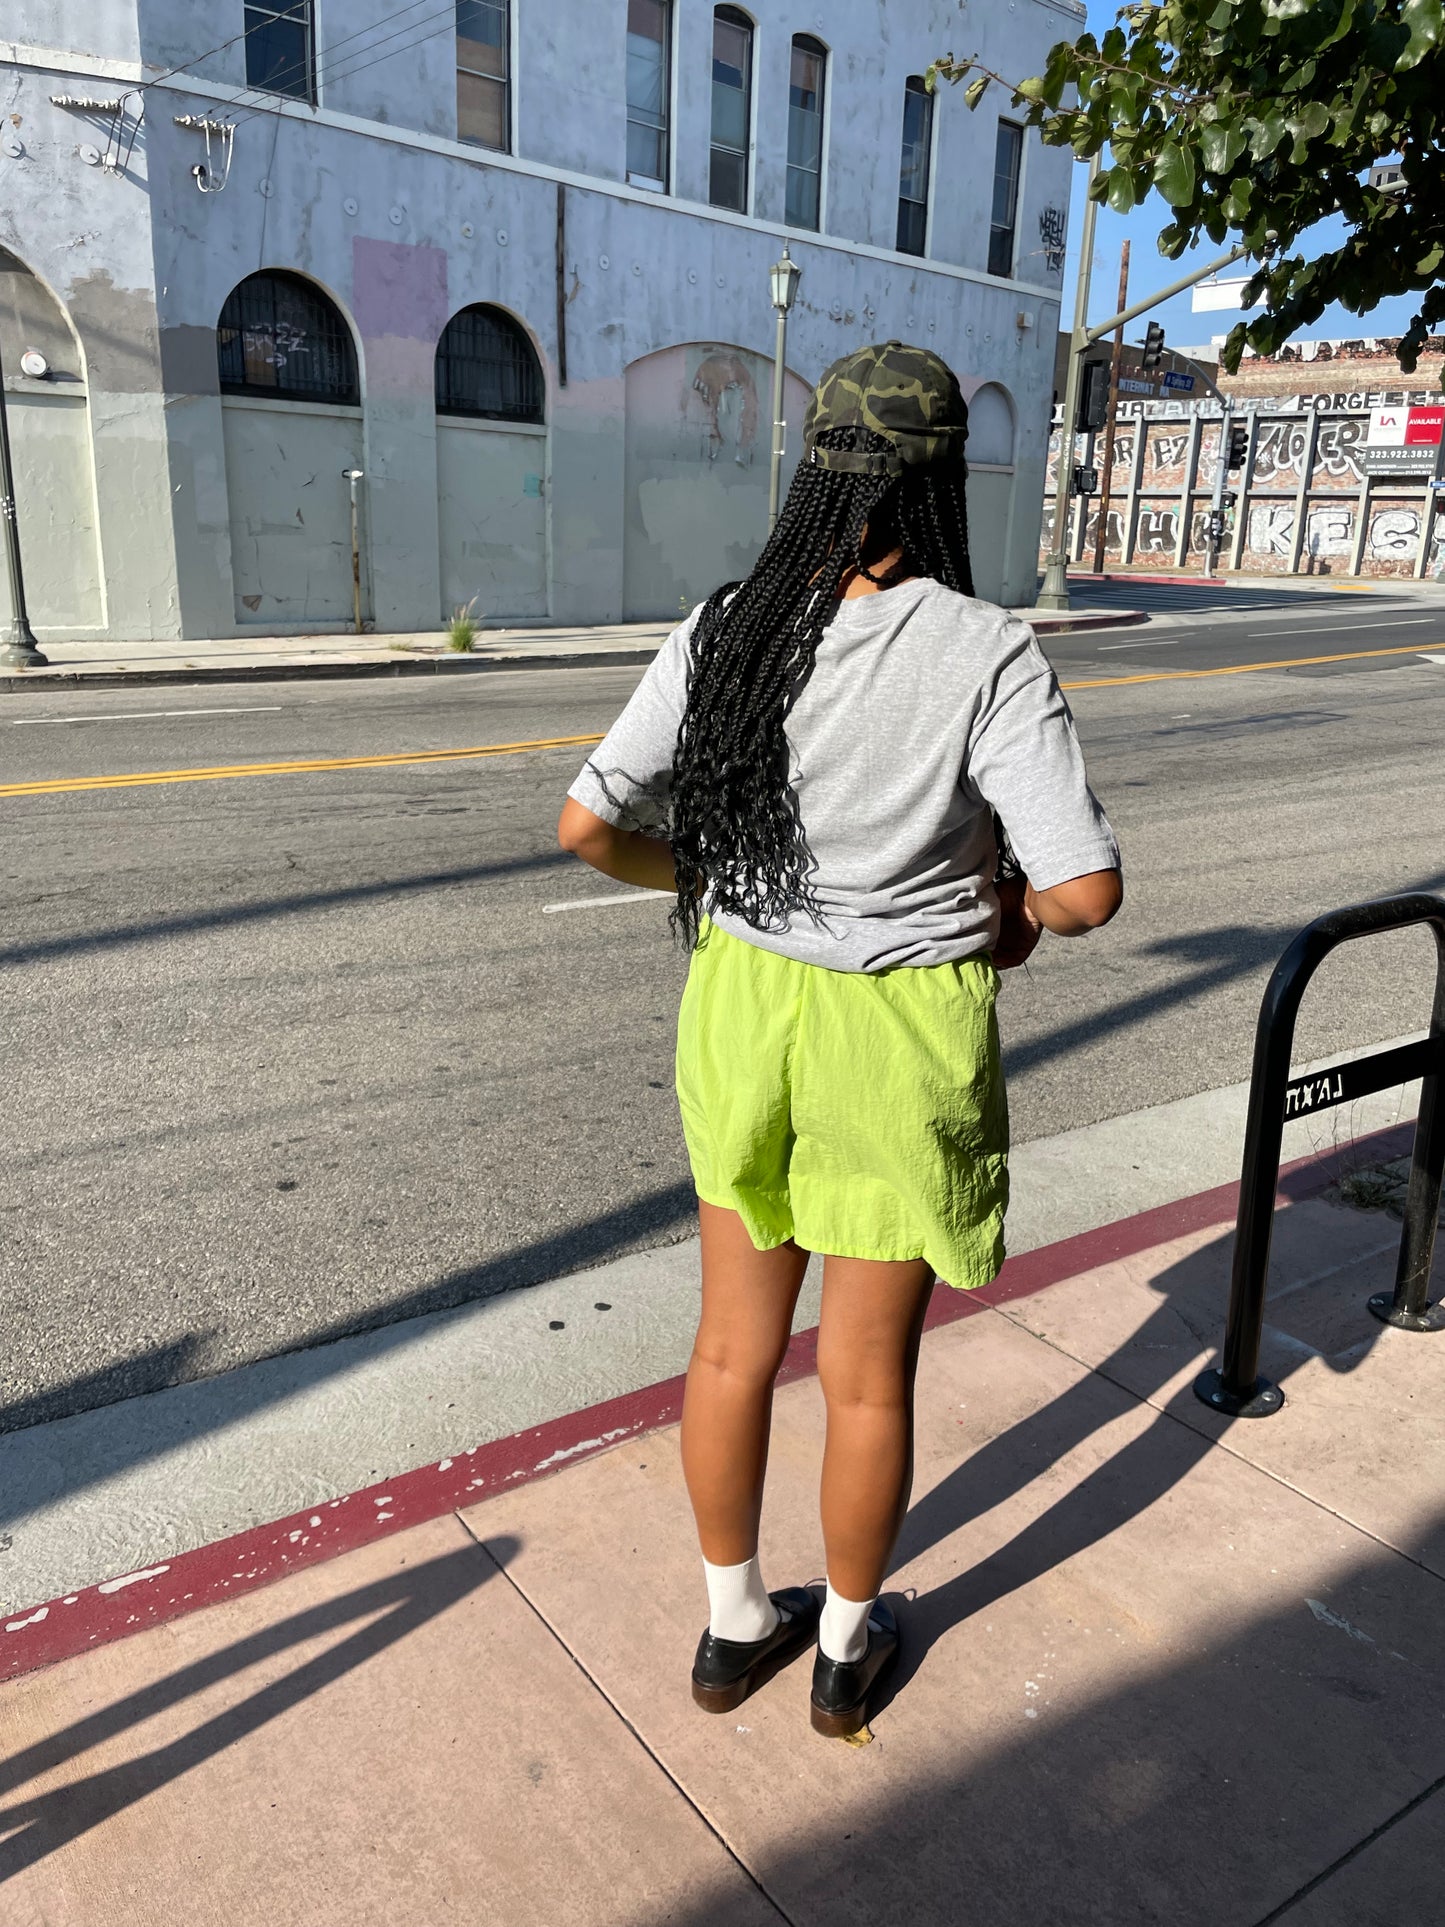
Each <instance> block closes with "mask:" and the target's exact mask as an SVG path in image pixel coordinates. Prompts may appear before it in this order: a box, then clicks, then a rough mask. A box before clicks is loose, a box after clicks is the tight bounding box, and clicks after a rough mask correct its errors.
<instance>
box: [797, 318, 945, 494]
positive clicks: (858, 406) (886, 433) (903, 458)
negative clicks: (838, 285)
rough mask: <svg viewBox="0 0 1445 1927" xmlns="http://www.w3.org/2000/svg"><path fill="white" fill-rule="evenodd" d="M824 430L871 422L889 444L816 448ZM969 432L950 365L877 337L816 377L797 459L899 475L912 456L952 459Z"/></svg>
mask: <svg viewBox="0 0 1445 1927" xmlns="http://www.w3.org/2000/svg"><path fill="white" fill-rule="evenodd" d="M830 428H871V429H872V430H873V432H874V434H875V435H882V436H883V437H884V438H885V440H887V441H888V442H890V443H891V444H892V446H891V447H890V448H888V449H886V450H879V451H877V452H876V453H873V454H868V453H865V452H864V451H863V450H861V449H851V448H819V447H818V437H819V436H820V435H821V434H823V433H824V432H825V431H826V430H827V429H830ZM967 437H968V404H967V403H966V402H965V401H964V399H963V394H962V391H961V390H960V388H959V385H958V380H957V378H956V376H955V375H954V373H953V370H952V369H951V368H950V367H949V366H948V364H947V363H946V362H944V361H941V360H940V359H939V357H938V356H937V355H935V354H934V353H932V351H931V350H929V349H927V348H909V347H906V346H905V345H904V343H903V342H901V341H882V342H875V344H874V345H873V346H872V347H871V348H859V349H856V350H855V351H854V352H853V353H852V354H851V355H844V356H843V358H842V360H841V361H835V362H834V363H833V366H832V367H831V368H830V369H829V370H828V372H827V374H826V375H824V377H823V379H822V380H821V381H820V382H819V383H818V386H817V388H816V389H815V390H814V391H813V399H812V401H811V402H810V403H809V404H808V413H807V417H806V419H805V421H804V423H803V459H804V461H808V462H813V463H815V464H816V465H817V466H818V467H819V468H826V469H832V470H834V471H836V472H839V473H842V474H845V475H897V474H899V473H900V472H901V471H902V470H903V469H904V468H905V467H907V466H908V465H909V464H911V463H914V462H940V461H958V460H959V459H961V457H962V455H963V445H964V442H965V440H966V439H967Z"/></svg>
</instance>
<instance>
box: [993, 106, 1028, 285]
mask: <svg viewBox="0 0 1445 1927" xmlns="http://www.w3.org/2000/svg"><path fill="white" fill-rule="evenodd" d="M1023 160H1024V130H1023V129H1022V127H1020V126H1018V124H1017V123H1016V122H1014V121H1011V120H1001V121H1000V122H999V124H998V146H997V147H996V148H995V150H994V161H993V219H992V223H991V225H990V227H989V235H988V271H989V273H990V274H1002V275H1011V274H1012V273H1013V271H1014V235H1015V232H1016V230H1017V228H1018V216H1019V175H1020V173H1021V172H1022V169H1023Z"/></svg>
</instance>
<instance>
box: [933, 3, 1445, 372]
mask: <svg viewBox="0 0 1445 1927" xmlns="http://www.w3.org/2000/svg"><path fill="white" fill-rule="evenodd" d="M935 74H936V77H937V78H938V79H940V80H950V81H965V82H966V83H967V92H966V97H967V100H968V103H969V105H970V106H971V107H977V106H979V105H980V104H981V102H982V101H983V99H984V97H985V95H986V93H987V91H988V89H989V88H990V87H991V86H993V85H995V84H997V85H1000V86H1002V87H1003V88H1004V89H1005V90H1006V91H1007V92H1008V93H1009V94H1010V95H1011V96H1012V99H1013V105H1014V109H1015V111H1017V112H1020V115H1021V118H1023V119H1025V120H1026V121H1027V122H1028V123H1029V124H1030V125H1032V126H1034V127H1037V128H1038V129H1039V131H1040V133H1041V135H1042V137H1043V139H1044V140H1045V141H1046V142H1048V143H1050V144H1051V145H1054V146H1069V147H1072V148H1073V149H1074V151H1075V152H1076V153H1077V154H1079V155H1080V156H1088V155H1091V154H1094V153H1098V152H1100V151H1102V150H1103V149H1105V148H1107V149H1108V150H1109V154H1108V158H1109V162H1110V165H1109V166H1108V167H1107V168H1106V169H1105V170H1104V173H1103V176H1102V179H1101V182H1100V185H1099V187H1098V189H1097V190H1096V191H1097V192H1098V194H1099V196H1100V198H1101V199H1105V200H1107V201H1108V204H1109V206H1110V207H1112V208H1114V209H1115V210H1116V211H1118V212H1120V213H1127V212H1128V210H1129V209H1130V208H1132V207H1134V206H1137V205H1138V203H1139V202H1140V201H1142V200H1144V199H1145V198H1146V197H1147V196H1148V195H1149V194H1150V193H1151V192H1157V193H1159V194H1161V195H1162V196H1163V198H1164V199H1165V201H1166V202H1167V203H1168V204H1169V207H1170V208H1171V210H1172V213H1173V219H1172V220H1171V221H1170V222H1169V223H1168V225H1167V226H1166V227H1165V228H1164V229H1163V231H1162V233H1161V234H1160V237H1159V246H1160V250H1161V252H1163V253H1164V254H1165V255H1167V256H1169V257H1170V258H1175V257H1177V256H1178V255H1180V254H1182V253H1184V252H1185V251H1186V250H1187V249H1188V248H1189V247H1190V246H1191V245H1193V244H1194V243H1195V242H1197V241H1199V240H1200V239H1201V238H1202V237H1203V236H1205V235H1208V236H1209V237H1210V238H1211V239H1213V240H1217V241H1222V240H1223V239H1224V238H1225V237H1226V235H1228V234H1229V233H1230V232H1231V231H1232V232H1233V233H1234V234H1236V235H1237V236H1239V237H1240V238H1241V239H1243V240H1244V242H1245V243H1246V244H1247V245H1248V246H1249V247H1250V248H1251V250H1252V251H1253V252H1254V253H1255V254H1256V255H1258V256H1259V257H1260V258H1261V260H1262V261H1263V264H1264V266H1263V270H1262V272H1263V275H1264V284H1265V285H1264V294H1265V303H1266V306H1265V311H1264V313H1263V314H1262V315H1260V316H1257V317H1256V318H1255V319H1253V320H1251V321H1250V322H1248V323H1243V322H1242V323H1241V324H1240V325H1239V327H1237V328H1236V329H1235V330H1234V331H1233V333H1232V334H1231V335H1230V337H1229V341H1228V344H1227V345H1226V349H1225V361H1226V365H1237V362H1238V358H1239V356H1240V354H1241V353H1242V352H1243V349H1244V346H1245V344H1246V342H1248V344H1249V345H1250V346H1252V347H1254V348H1256V349H1259V350H1260V351H1261V352H1269V351H1270V350H1272V349H1273V348H1275V347H1278V346H1279V345H1280V343H1282V342H1283V341H1286V340H1287V339H1288V338H1289V336H1290V335H1291V334H1292V333H1294V332H1296V331H1297V330H1298V329H1300V328H1301V327H1305V326H1307V325H1308V324H1309V323H1310V322H1312V321H1314V320H1316V319H1317V318H1318V317H1319V315H1320V314H1321V313H1322V312H1323V310H1324V309H1325V308H1326V307H1327V306H1328V305H1329V304H1330V302H1332V301H1335V300H1341V301H1344V302H1345V303H1346V304H1347V305H1349V306H1351V307H1352V308H1354V309H1355V311H1356V312H1358V313H1362V314H1363V313H1366V312H1368V310H1369V309H1370V308H1371V307H1373V306H1374V304H1375V303H1376V302H1377V301H1379V300H1381V299H1383V298H1384V297H1385V296H1387V295H1396V294H1403V293H1406V292H1412V293H1415V294H1417V295H1418V296H1419V297H1420V312H1419V317H1418V324H1419V329H1420V330H1422V331H1424V332H1420V333H1419V335H1418V339H1417V338H1416V335H1415V333H1414V332H1413V331H1412V334H1411V335H1410V336H1409V337H1407V343H1406V344H1402V365H1403V357H1404V355H1405V354H1406V353H1417V352H1418V346H1419V342H1420V341H1423V339H1424V338H1425V332H1428V328H1429V326H1430V325H1431V324H1433V322H1435V321H1441V320H1445V284H1442V283H1441V282H1440V280H1439V279H1438V278H1437V277H1438V276H1439V274H1440V272H1441V270H1442V268H1445V0H1130V3H1129V4H1126V5H1125V6H1124V7H1123V9H1122V11H1121V13H1120V16H1119V20H1118V24H1117V25H1115V26H1113V27H1111V28H1110V29H1109V31H1108V32H1107V33H1105V34H1104V35H1103V36H1102V38H1101V39H1095V37H1094V36H1093V35H1090V34H1085V35H1083V36H1082V37H1081V38H1080V39H1079V40H1078V41H1077V43H1073V44H1071V43H1069V42H1067V41H1061V42H1060V43H1059V44H1058V45H1057V46H1055V47H1053V48H1052V49H1051V50H1050V52H1049V55H1048V59H1047V61H1046V63H1045V67H1044V71H1043V73H1042V74H1040V75H1038V76H1036V77H1031V78H1027V79H1025V80H1023V81H1017V80H1012V79H1005V78H1004V77H1003V76H1001V75H998V74H995V73H992V72H991V71H990V70H988V69H987V68H985V67H983V66H982V65H980V63H979V62H977V61H976V60H955V59H954V58H953V57H952V56H951V55H950V56H949V57H948V58H947V59H944V60H940V61H938V62H937V63H935V67H934V68H933V69H931V70H930V75H931V76H933V75H935ZM1392 155H1401V156H1402V157H1403V168H1404V175H1405V181H1406V192H1405V193H1404V194H1403V195H1392V196H1382V195H1381V194H1379V193H1378V192H1376V191H1375V190H1373V189H1371V188H1370V187H1369V186H1368V184H1367V180H1366V174H1367V170H1368V169H1369V167H1370V165H1371V164H1372V163H1373V162H1375V161H1377V160H1383V159H1386V158H1389V157H1390V156H1392ZM1336 213H1338V214H1341V215H1343V217H1344V220H1345V223H1346V230H1347V231H1346V236H1345V239H1344V241H1343V242H1342V243H1340V245H1338V246H1336V247H1331V248H1328V249H1323V248H1322V249H1317V250H1314V251H1313V252H1312V254H1311V255H1309V256H1306V255H1304V254H1303V253H1291V252H1290V250H1291V249H1292V248H1293V247H1294V244H1295V242H1296V241H1297V240H1298V238H1299V237H1300V236H1301V235H1304V234H1307V233H1309V232H1310V230H1311V229H1313V228H1315V227H1316V226H1317V224H1318V223H1320V222H1321V221H1323V220H1325V219H1326V218H1327V217H1328V216H1330V215H1333V214H1336ZM1409 343H1413V344H1414V345H1413V347H1411V346H1409V345H1408V344H1409Z"/></svg>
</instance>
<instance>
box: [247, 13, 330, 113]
mask: <svg viewBox="0 0 1445 1927" xmlns="http://www.w3.org/2000/svg"><path fill="white" fill-rule="evenodd" d="M246 85H247V86H248V87H262V88H264V89H265V90H266V92H267V93H268V94H292V95H294V96H295V98H296V99H297V100H309V101H310V102H311V104H312V106H313V107H314V106H315V104H316V22H315V19H314V17H313V7H312V0H246Z"/></svg>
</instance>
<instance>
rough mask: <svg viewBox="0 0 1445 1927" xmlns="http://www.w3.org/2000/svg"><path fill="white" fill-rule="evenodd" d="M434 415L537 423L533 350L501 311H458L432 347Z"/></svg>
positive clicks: (538, 379)
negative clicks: (480, 417)
mask: <svg viewBox="0 0 1445 1927" xmlns="http://www.w3.org/2000/svg"><path fill="white" fill-rule="evenodd" d="M436 395H437V413H438V414H440V415H482V416H487V417H489V418H490V419H491V420H493V421H503V422H540V421H541V420H542V395H543V390H542V369H541V366H540V364H539V363H538V360H537V354H536V350H535V349H534V348H533V346H532V344H531V342H530V341H529V340H528V339H527V337H526V335H525V333H524V332H523V331H522V329H521V328H520V327H519V326H518V324H517V323H516V322H515V321H513V319H512V317H511V316H510V315H509V314H504V313H503V312H502V310H501V309H500V308H488V307H480V306H479V307H475V308H463V309H462V311H461V313H460V314H454V315H453V316H452V318H451V320H450V321H449V322H448V323H447V325H446V327H445V328H444V329H443V330H442V338H441V340H440V341H439V342H438V343H437V363H436Z"/></svg>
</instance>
